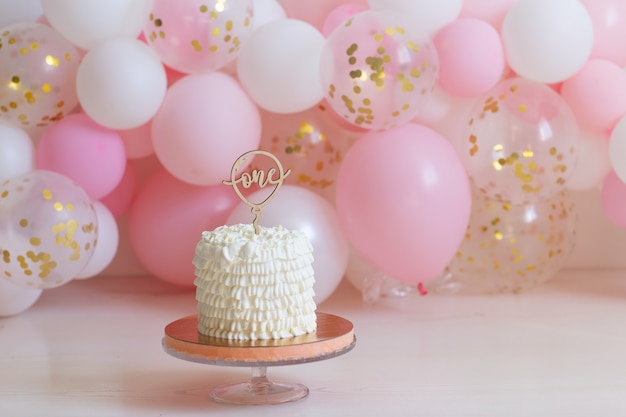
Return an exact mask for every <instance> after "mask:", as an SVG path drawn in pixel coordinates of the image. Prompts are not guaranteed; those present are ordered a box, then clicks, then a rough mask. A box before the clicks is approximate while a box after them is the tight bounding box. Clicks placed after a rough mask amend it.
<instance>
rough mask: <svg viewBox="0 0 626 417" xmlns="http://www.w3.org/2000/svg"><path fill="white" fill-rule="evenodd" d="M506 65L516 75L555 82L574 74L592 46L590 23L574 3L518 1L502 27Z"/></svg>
mask: <svg viewBox="0 0 626 417" xmlns="http://www.w3.org/2000/svg"><path fill="white" fill-rule="evenodd" d="M502 41H503V44H504V50H505V54H506V58H507V62H508V63H509V65H510V66H511V68H512V69H513V71H515V72H516V73H517V74H518V75H519V76H521V77H525V78H529V79H531V80H535V81H540V82H543V83H556V82H559V81H563V80H565V79H567V78H569V77H571V76H572V75H574V74H575V73H576V72H577V71H578V70H579V69H580V68H581V67H582V66H583V64H584V63H585V62H586V61H587V59H588V58H589V55H590V54H591V48H592V46H593V23H592V22H591V17H589V13H587V10H585V7H584V6H583V5H582V4H581V3H580V2H579V1H578V0H550V1H544V0H519V1H518V2H517V3H515V4H514V5H513V6H512V7H511V9H510V10H509V11H508V13H507V15H506V17H505V19H504V23H503V24H502Z"/></svg>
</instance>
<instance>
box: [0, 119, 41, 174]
mask: <svg viewBox="0 0 626 417" xmlns="http://www.w3.org/2000/svg"><path fill="white" fill-rule="evenodd" d="M34 158H35V146H34V145H33V141H32V140H31V139H30V136H28V134H27V133H26V132H25V131H24V130H22V129H20V128H19V127H17V126H13V125H10V124H7V123H3V122H0V180H4V179H7V178H11V177H14V176H17V175H22V174H26V173H27V172H29V171H32V170H33V169H35V168H34Z"/></svg>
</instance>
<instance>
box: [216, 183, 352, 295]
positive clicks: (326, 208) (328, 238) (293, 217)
mask: <svg viewBox="0 0 626 417" xmlns="http://www.w3.org/2000/svg"><path fill="white" fill-rule="evenodd" d="M269 192H271V190H270V189H269V187H268V188H264V189H262V190H259V191H256V192H254V193H252V194H250V195H249V196H248V199H249V201H263V200H264V199H265V198H267V195H269ZM233 194H234V192H233ZM253 218H254V216H253V215H252V214H251V213H250V207H249V206H248V205H246V204H244V203H240V204H238V205H237V206H236V207H235V209H233V211H232V212H231V214H230V215H229V216H228V220H227V222H228V224H236V223H251V222H252V219H253ZM259 224H261V225H263V226H268V227H271V226H278V225H282V226H284V227H286V228H288V229H293V230H301V231H303V232H304V233H306V235H307V237H308V238H309V240H310V241H311V245H312V246H313V256H314V257H315V261H314V262H313V270H314V272H315V285H314V287H313V289H314V291H315V301H316V302H317V303H321V302H323V301H324V300H325V299H326V298H328V297H329V296H330V295H331V294H332V293H333V291H335V289H336V288H337V286H338V285H339V283H340V282H341V279H342V278H343V275H344V273H345V272H346V267H347V265H348V254H349V246H348V241H347V239H346V237H345V235H344V234H343V232H342V231H341V227H340V225H339V221H338V219H337V213H336V212H335V210H334V209H333V207H332V205H331V204H330V203H329V202H328V201H326V200H324V199H323V198H322V197H320V196H319V195H317V194H315V193H314V192H312V191H310V190H307V189H305V188H302V187H299V186H297V185H283V186H282V187H281V188H280V190H279V191H278V193H277V194H276V196H275V198H274V199H273V200H272V201H271V202H270V203H269V204H268V205H266V206H265V207H264V208H263V213H262V214H261V217H260V220H259Z"/></svg>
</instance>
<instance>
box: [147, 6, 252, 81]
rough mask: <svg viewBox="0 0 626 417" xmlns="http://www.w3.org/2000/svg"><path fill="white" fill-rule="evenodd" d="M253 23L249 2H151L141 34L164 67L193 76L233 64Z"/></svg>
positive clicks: (250, 31)
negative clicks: (150, 8) (231, 62)
mask: <svg viewBox="0 0 626 417" xmlns="http://www.w3.org/2000/svg"><path fill="white" fill-rule="evenodd" d="M253 19H254V5H253V1H252V0H237V1H226V0H211V1H204V0H177V1H170V0H155V1H154V4H153V6H152V10H151V12H150V15H149V19H148V22H147V24H146V26H145V27H144V31H143V34H144V36H145V38H146V39H147V41H148V45H150V46H151V47H152V48H153V49H154V50H155V51H156V52H157V54H158V55H159V56H160V57H161V60H162V61H163V62H164V63H165V64H166V65H167V66H169V67H171V68H173V69H175V70H177V71H180V72H183V73H187V74H196V73H203V72H209V71H214V70H217V69H219V68H222V67H223V66H224V65H226V64H227V63H229V62H230V61H233V60H234V59H235V58H236V57H237V55H238V54H239V50H240V48H241V45H242V44H243V42H245V41H246V39H248V37H249V35H250V34H251V33H252V30H253Z"/></svg>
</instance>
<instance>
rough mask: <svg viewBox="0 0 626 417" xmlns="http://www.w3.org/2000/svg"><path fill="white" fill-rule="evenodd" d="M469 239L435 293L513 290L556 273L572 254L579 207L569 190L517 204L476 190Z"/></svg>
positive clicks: (434, 287) (434, 284)
mask: <svg viewBox="0 0 626 417" xmlns="http://www.w3.org/2000/svg"><path fill="white" fill-rule="evenodd" d="M472 203H473V205H472V214H471V217H470V221H469V225H468V227H467V232H466V234H465V239H464V240H463V241H462V243H461V245H460V246H459V250H458V251H457V253H456V255H455V256H454V257H453V259H452V260H451V261H450V263H449V264H448V266H447V268H446V270H445V272H444V273H443V274H442V275H441V276H440V277H438V278H437V279H435V280H433V281H432V282H430V283H429V286H430V288H431V289H432V290H433V291H435V292H460V293H511V292H519V291H523V290H527V289H530V288H533V287H536V286H538V285H539V284H541V283H543V282H545V281H546V280H548V279H549V278H551V277H552V276H554V275H555V274H556V273H557V272H558V271H559V270H560V269H561V268H562V267H563V266H564V264H565V262H566V260H567V258H568V256H569V255H570V253H571V252H572V250H573V248H574V244H575V238H576V207H575V204H574V201H573V199H572V198H571V196H570V194H569V191H567V190H565V191H562V192H560V193H558V194H557V195H556V196H553V197H551V198H547V199H543V200H540V201H536V202H532V203H525V204H519V205H514V204H510V203H507V202H502V201H496V200H493V199H490V198H487V197H485V196H484V194H482V193H480V192H476V190H475V192H474V196H473V202H472Z"/></svg>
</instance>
